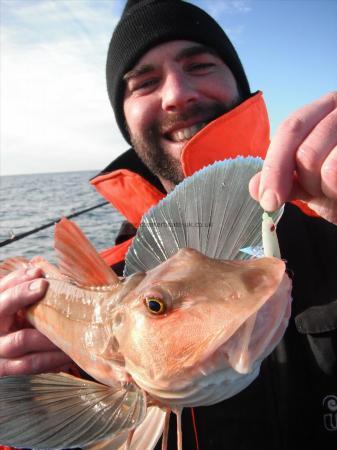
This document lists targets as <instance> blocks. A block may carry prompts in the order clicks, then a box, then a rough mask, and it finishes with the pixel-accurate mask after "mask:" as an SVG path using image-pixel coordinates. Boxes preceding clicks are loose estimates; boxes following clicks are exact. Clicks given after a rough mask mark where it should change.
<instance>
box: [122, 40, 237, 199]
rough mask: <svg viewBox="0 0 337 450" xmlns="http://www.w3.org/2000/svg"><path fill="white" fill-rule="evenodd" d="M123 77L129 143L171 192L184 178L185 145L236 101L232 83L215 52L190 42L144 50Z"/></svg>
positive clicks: (168, 44) (235, 85)
mask: <svg viewBox="0 0 337 450" xmlns="http://www.w3.org/2000/svg"><path fill="white" fill-rule="evenodd" d="M124 79H125V82H126V90H125V97H124V115H125V118H126V122H127V126H128V129H129V132H130V136H131V140H132V144H133V146H134V148H135V150H136V152H137V153H138V155H139V156H140V158H141V159H142V160H143V162H144V163H145V164H146V165H147V166H148V167H149V169H150V170H151V171H152V172H153V173H155V174H156V175H157V176H158V177H159V178H160V180H161V181H162V183H163V184H164V186H165V188H166V189H167V190H170V188H172V187H173V186H174V185H175V184H177V183H179V182H180V181H181V180H182V179H183V178H184V175H183V172H182V167H181V163H180V156H181V152H182V149H183V147H184V145H185V144H186V143H187V142H188V141H189V139H191V137H192V136H193V135H194V134H196V133H197V132H198V131H199V130H200V129H201V128H203V127H204V126H205V125H206V124H207V123H209V122H211V121H212V120H213V119H215V118H216V117H219V116H220V115H222V114H224V113H225V112H227V111H228V110H230V109H232V108H233V107H234V106H236V105H237V104H238V103H239V102H240V98H239V97H240V96H239V91H238V87H237V84H236V81H235V79H234V77H233V75H232V73H231V71H230V70H229V68H228V67H227V66H226V64H225V63H224V62H223V60H222V59H221V58H220V57H219V56H217V54H216V53H215V52H213V51H212V50H210V49H209V48H208V47H205V46H203V45H201V44H198V43H196V42H192V41H171V42H168V43H165V44H161V45H158V46H157V47H155V48H153V49H152V50H149V51H148V52H147V53H145V55H144V56H143V57H142V58H141V59H140V60H139V62H138V63H137V64H136V66H135V67H134V68H133V69H132V70H131V71H130V72H128V73H127V74H126V75H125V77H124Z"/></svg>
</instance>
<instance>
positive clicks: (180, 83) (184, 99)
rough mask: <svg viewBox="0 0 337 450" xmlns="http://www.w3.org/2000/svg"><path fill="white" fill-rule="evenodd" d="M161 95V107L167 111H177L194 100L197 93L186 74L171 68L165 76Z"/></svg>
mask: <svg viewBox="0 0 337 450" xmlns="http://www.w3.org/2000/svg"><path fill="white" fill-rule="evenodd" d="M161 96H162V99H161V100H162V109H163V110H164V111H167V112H177V111H182V110H184V109H185V108H186V106H189V105H190V104H192V103H194V102H196V101H197V99H198V97H199V93H198V90H197V89H196V87H195V86H194V84H193V81H192V80H190V79H189V77H188V74H185V73H183V72H182V71H179V70H171V71H169V73H167V74H166V76H165V80H164V83H163V86H162V92H161Z"/></svg>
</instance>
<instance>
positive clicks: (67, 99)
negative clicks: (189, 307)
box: [0, 0, 337, 175]
mask: <svg viewBox="0 0 337 450" xmlns="http://www.w3.org/2000/svg"><path fill="white" fill-rule="evenodd" d="M190 2H191V3H194V4H196V5H198V6H200V7H202V8H203V9H205V10H206V11H207V12H208V13H210V14H211V15H213V16H214V17H215V18H216V20H217V21H218V22H219V23H220V25H221V26H222V27H223V28H224V30H225V31H226V33H227V34H228V36H229V37H230V39H231V40H232V42H233V43H234V45H235V47H236V49H237V51H238V53H239V55H240V58H241V61H242V63H243V65H244V67H245V70H246V73H247V76H248V79H249V82H250V86H251V90H252V92H254V91H256V90H262V91H263V92H264V98H265V101H266V103H267V107H268V111H269V116H270V122H271V131H272V134H273V133H275V130H276V129H277V126H278V125H279V124H280V123H281V122H282V120H284V119H285V118H286V117H287V116H288V115H289V114H290V113H291V112H293V111H295V110H296V109H298V108H300V107H301V106H303V105H305V104H307V103H309V102H311V101H313V100H315V99H316V98H318V97H320V96H322V95H324V94H325V93H327V92H329V91H332V90H336V89H337V57H336V54H337V53H336V48H337V26H336V23H337V0H190ZM123 4H124V0H0V7H1V10H0V18H1V19H0V20H1V45H0V94H1V98H0V174H1V175H10V174H22V173H39V172H63V171H73V170H97V171H98V170H101V169H103V168H104V167H105V166H106V165H108V164H109V163H110V162H111V161H112V160H113V159H114V158H115V157H117V156H118V155H120V154H121V153H122V152H123V151H125V150H127V148H128V144H127V143H126V142H125V141H124V140H123V138H122V137H121V136H120V132H119V130H118V127H117V125H116V123H115V120H114V116H113V112H112V109H111V106H110V103H109V100H108V96H107V92H106V84H105V60H106V53H107V48H108V45H109V41H110V37H111V34H112V31H113V29H114V27H115V25H116V23H117V21H118V18H119V17H120V14H121V11H122V9H123Z"/></svg>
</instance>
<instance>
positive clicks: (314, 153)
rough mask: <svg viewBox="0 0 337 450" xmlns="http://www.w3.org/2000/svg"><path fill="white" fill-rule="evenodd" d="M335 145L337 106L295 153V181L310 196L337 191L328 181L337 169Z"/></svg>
mask: <svg viewBox="0 0 337 450" xmlns="http://www.w3.org/2000/svg"><path fill="white" fill-rule="evenodd" d="M336 104H337V101H336ZM336 146H337V108H336V109H335V110H334V111H332V112H331V113H330V114H328V115H327V116H326V117H325V118H324V119H323V120H321V121H320V122H319V123H318V124H317V125H316V127H315V128H314V129H313V130H312V131H311V133H310V134H309V135H308V137H307V138H306V139H304V141H303V142H302V143H301V144H300V146H299V147H298V150H297V152H296V172H297V174H298V182H299V183H300V185H301V186H304V187H305V189H306V191H307V192H308V193H309V194H310V195H311V196H312V197H319V196H321V195H322V194H325V195H327V196H328V197H330V195H332V196H333V195H334V194H335V192H336V185H335V186H333V185H332V184H331V182H330V174H333V172H334V171H335V174H336V169H337V164H336V155H335V156H334V157H333V155H332V152H333V149H334V148H335V147H336ZM329 171H330V172H329ZM326 178H327V179H326ZM334 179H335V180H336V176H335V177H334ZM332 181H333V180H332Z"/></svg>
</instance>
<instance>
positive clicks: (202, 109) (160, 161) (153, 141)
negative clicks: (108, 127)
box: [128, 98, 240, 185]
mask: <svg viewBox="0 0 337 450" xmlns="http://www.w3.org/2000/svg"><path fill="white" fill-rule="evenodd" d="M239 103H240V99H239V98H236V99H235V100H233V101H232V102H231V103H230V104H226V105H224V104H223V103H220V102H214V103H212V104H211V105H201V104H199V105H192V106H191V107H189V108H188V109H186V110H185V111H184V112H182V113H175V112H170V113H166V114H165V116H162V117H161V118H158V119H156V120H154V121H153V122H152V123H151V124H150V126H149V127H148V128H147V130H145V132H144V133H143V134H142V135H139V136H136V135H133V134H132V132H131V130H130V129H128V131H129V134H130V137H131V143H132V145H133V148H134V149H135V151H136V153H137V155H138V156H139V158H140V159H141V160H142V161H143V163H144V164H145V165H146V166H147V168H148V169H149V170H150V171H151V172H152V173H153V174H155V175H157V176H158V177H159V178H163V179H165V180H167V181H169V182H171V183H173V184H175V185H177V184H179V183H180V182H181V181H182V180H183V179H184V177H185V176H184V173H183V169H182V166H181V162H180V158H176V157H174V156H172V155H170V154H169V153H168V152H167V151H166V150H165V148H163V147H162V146H161V145H160V140H161V139H162V136H163V134H162V131H161V130H165V129H169V128H170V127H174V126H175V124H177V123H181V122H184V121H187V120H190V119H193V118H194V117H195V118H197V119H198V122H200V121H202V122H206V124H207V123H209V122H211V121H212V120H214V119H216V118H218V117H220V116H222V115H223V114H225V113H226V112H228V111H230V110H231V109H233V108H234V107H235V106H237V105H238V104H239ZM200 118H201V119H200Z"/></svg>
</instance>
